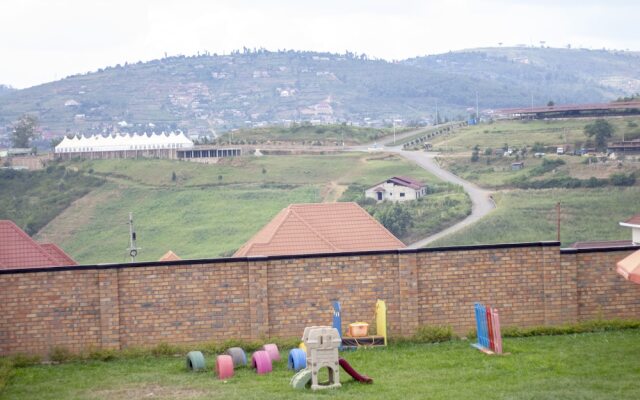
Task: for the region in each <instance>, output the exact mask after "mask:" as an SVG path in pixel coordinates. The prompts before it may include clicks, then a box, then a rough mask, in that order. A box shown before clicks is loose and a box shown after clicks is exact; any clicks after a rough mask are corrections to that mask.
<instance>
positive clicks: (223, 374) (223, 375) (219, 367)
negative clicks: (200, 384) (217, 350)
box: [216, 354, 233, 379]
mask: <svg viewBox="0 0 640 400" xmlns="http://www.w3.org/2000/svg"><path fill="white" fill-rule="evenodd" d="M216 374H217V375H218V379H228V378H231V377H232V376H233V358H231V356H230V355H227V354H224V355H221V356H218V357H216Z"/></svg>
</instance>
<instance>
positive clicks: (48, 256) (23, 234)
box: [0, 219, 58, 265]
mask: <svg viewBox="0 0 640 400" xmlns="http://www.w3.org/2000/svg"><path fill="white" fill-rule="evenodd" d="M3 222H4V223H5V224H7V225H8V226H9V228H11V229H12V230H13V231H14V232H15V233H17V234H18V236H20V237H22V239H25V240H26V241H27V242H29V243H30V244H32V245H33V246H34V247H35V248H36V249H37V250H38V251H39V252H40V254H41V255H43V256H45V258H46V259H47V260H49V262H51V265H58V261H57V260H55V259H54V258H53V256H52V255H51V254H49V252H48V251H47V250H45V249H44V248H43V247H42V246H41V245H40V243H38V242H36V241H35V240H33V238H32V237H31V236H29V235H27V233H26V232H25V231H23V230H22V229H20V227H19V226H18V225H16V224H15V222H13V221H11V220H10V219H4V220H0V224H1V223H3Z"/></svg>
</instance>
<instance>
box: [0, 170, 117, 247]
mask: <svg viewBox="0 0 640 400" xmlns="http://www.w3.org/2000/svg"><path fill="white" fill-rule="evenodd" d="M103 183H104V180H102V179H100V178H97V177H92V176H86V175H83V174H80V173H77V172H74V171H71V170H67V169H65V168H64V167H54V166H51V167H49V168H47V169H46V170H44V171H35V172H29V171H14V170H11V169H6V170H0V219H10V220H12V221H13V222H15V223H16V225H18V226H20V227H21V228H22V229H23V230H24V231H25V232H27V233H28V234H30V235H33V234H35V233H36V232H38V230H40V229H41V228H42V227H43V226H45V225H46V224H47V223H48V222H49V221H51V219H53V218H54V217H55V216H56V215H58V214H59V213H60V212H62V211H63V210H64V209H66V208H67V207H69V205H70V204H71V203H72V202H73V201H75V200H77V199H79V198H81V197H82V196H84V195H86V194H87V193H89V192H91V191H92V190H95V189H96V188H98V187H100V185H102V184H103Z"/></svg>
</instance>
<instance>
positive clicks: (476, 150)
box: [471, 145, 480, 162]
mask: <svg viewBox="0 0 640 400" xmlns="http://www.w3.org/2000/svg"><path fill="white" fill-rule="evenodd" d="M479 159H480V146H478V145H475V146H473V151H472V152H471V162H476V161H478V160H479Z"/></svg>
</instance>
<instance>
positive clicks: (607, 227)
mask: <svg viewBox="0 0 640 400" xmlns="http://www.w3.org/2000/svg"><path fill="white" fill-rule="evenodd" d="M494 198H495V199H496V202H497V208H496V210H494V211H492V212H491V213H490V214H489V215H487V216H486V217H485V218H483V219H482V220H480V221H479V222H477V223H475V224H473V225H472V226H470V227H467V228H465V229H463V230H461V231H459V232H457V233H454V234H452V235H449V236H447V237H445V238H443V239H440V240H438V241H436V242H434V243H432V244H430V245H429V247H438V246H454V245H470V244H489V243H513V242H531V241H541V240H556V211H555V206H556V203H557V202H558V201H559V202H561V229H560V234H561V240H562V244H563V245H564V246H566V245H569V244H571V243H573V242H576V241H584V240H618V239H630V238H631V232H630V230H629V229H628V228H623V227H620V226H619V225H618V222H620V221H624V220H626V219H628V218H629V217H630V216H632V215H635V214H637V213H638V211H639V209H638V207H639V202H638V199H640V188H638V187H631V188H615V189H612V188H601V189H542V190H512V191H505V192H499V193H498V194H496V195H495V196H494Z"/></svg>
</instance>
